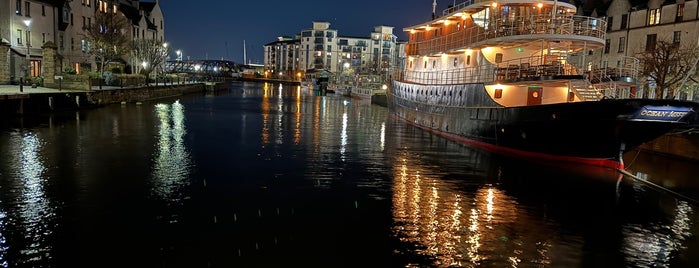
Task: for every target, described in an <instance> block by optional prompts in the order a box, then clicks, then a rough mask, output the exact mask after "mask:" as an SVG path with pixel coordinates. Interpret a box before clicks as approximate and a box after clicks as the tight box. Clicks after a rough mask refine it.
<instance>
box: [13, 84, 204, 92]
mask: <svg viewBox="0 0 699 268" xmlns="http://www.w3.org/2000/svg"><path fill="white" fill-rule="evenodd" d="M198 83H205V82H201V81H200V82H191V81H189V82H186V83H181V84H177V83H174V84H170V83H168V84H167V86H173V85H187V84H198ZM142 86H143V85H141V86H130V87H123V88H139V87H142ZM149 86H150V87H153V86H156V84H155V83H151V84H150V85H149ZM157 86H164V85H163V84H162V83H159V84H158V85H157ZM112 89H122V87H118V86H102V88H101V89H100V87H99V86H93V87H92V90H95V91H97V90H112ZM59 92H61V93H70V92H85V91H83V90H74V89H61V90H58V89H57V88H47V87H36V88H32V87H31V86H24V87H23V88H22V92H19V85H0V95H19V94H32V93H59Z"/></svg>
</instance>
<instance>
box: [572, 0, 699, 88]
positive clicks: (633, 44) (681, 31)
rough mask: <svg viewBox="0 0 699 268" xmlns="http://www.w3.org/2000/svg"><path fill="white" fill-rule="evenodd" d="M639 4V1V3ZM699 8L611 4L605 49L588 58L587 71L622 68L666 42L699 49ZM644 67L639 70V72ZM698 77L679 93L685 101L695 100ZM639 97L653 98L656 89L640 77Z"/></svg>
mask: <svg viewBox="0 0 699 268" xmlns="http://www.w3.org/2000/svg"><path fill="white" fill-rule="evenodd" d="M636 2H639V1H636ZM698 11H699V5H698V4H697V1H696V0H693V1H682V0H678V1H662V0H651V1H647V2H641V4H640V5H635V6H634V5H632V1H629V0H612V1H611V2H610V3H609V7H608V8H607V10H606V19H607V27H608V28H607V35H606V44H605V47H604V48H603V49H599V50H596V51H593V52H592V53H591V55H589V56H588V58H589V61H587V66H586V67H587V69H596V68H609V69H616V68H623V67H624V64H628V62H629V58H635V57H636V56H637V55H638V54H639V53H645V52H650V51H652V50H654V48H655V44H656V43H657V42H658V41H660V40H664V41H666V42H673V43H676V44H678V45H679V46H681V47H682V46H699V31H697V29H699V16H698V13H699V12H698ZM640 68H643V66H639V69H640ZM697 77H698V76H697V74H696V73H694V79H693V80H692V79H687V82H686V83H685V84H684V86H683V88H682V89H680V90H679V91H678V95H677V96H678V97H679V98H682V99H696V96H694V95H695V94H696V93H699V90H697V87H698V85H697V83H696V82H695V81H696V79H697ZM638 84H639V86H640V88H639V89H638V92H635V93H633V94H635V95H636V96H637V97H652V95H653V93H652V91H653V90H654V87H655V86H654V85H653V82H652V81H649V80H648V78H647V77H639V83H638Z"/></svg>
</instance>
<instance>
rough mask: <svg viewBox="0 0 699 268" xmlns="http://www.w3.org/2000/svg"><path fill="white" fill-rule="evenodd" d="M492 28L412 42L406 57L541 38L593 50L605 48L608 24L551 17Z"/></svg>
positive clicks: (502, 23)
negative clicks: (581, 45) (564, 41)
mask: <svg viewBox="0 0 699 268" xmlns="http://www.w3.org/2000/svg"><path fill="white" fill-rule="evenodd" d="M489 25H490V26H489V27H481V26H473V27H470V28H467V29H463V30H460V31H455V32H452V33H449V34H446V35H443V36H437V37H428V38H427V39H426V40H417V41H411V42H410V43H409V44H408V45H407V46H406V53H407V54H408V55H410V56H416V55H434V54H438V53H444V52H452V51H456V50H460V49H466V48H475V47H479V46H480V47H485V46H492V45H498V44H500V43H501V42H504V41H507V42H510V43H516V42H519V41H521V42H531V41H532V40H536V39H541V38H547V39H558V40H567V41H571V42H573V43H575V42H579V43H581V44H582V43H583V42H585V43H586V45H587V47H588V49H592V48H594V47H597V46H603V45H604V35H605V31H604V29H606V28H607V26H606V21H604V20H602V19H598V18H593V17H584V16H565V17H557V18H556V19H553V18H552V17H551V16H549V15H541V16H520V17H515V18H513V19H509V18H508V19H498V20H494V21H492V22H490V24H489ZM541 35H546V36H541ZM550 35H557V36H556V37H551V36H550Z"/></svg>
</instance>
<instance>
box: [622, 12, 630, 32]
mask: <svg viewBox="0 0 699 268" xmlns="http://www.w3.org/2000/svg"><path fill="white" fill-rule="evenodd" d="M628 21H629V15H628V14H624V15H621V28H620V29H622V30H623V29H626V24H627V23H628Z"/></svg>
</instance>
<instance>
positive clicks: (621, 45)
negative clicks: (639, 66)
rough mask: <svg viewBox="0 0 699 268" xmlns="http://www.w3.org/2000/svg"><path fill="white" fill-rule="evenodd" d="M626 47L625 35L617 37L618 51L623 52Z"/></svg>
mask: <svg viewBox="0 0 699 268" xmlns="http://www.w3.org/2000/svg"><path fill="white" fill-rule="evenodd" d="M625 47H626V37H619V52H624V48H625Z"/></svg>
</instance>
